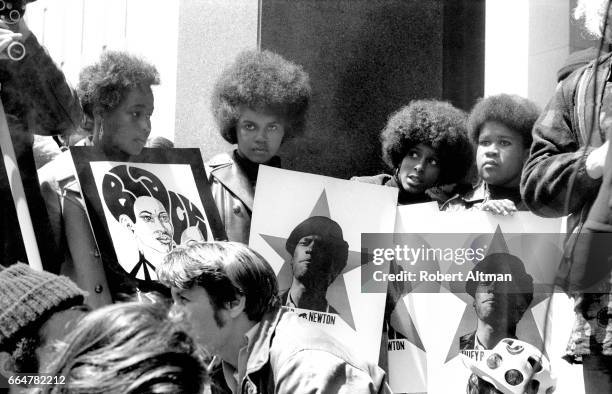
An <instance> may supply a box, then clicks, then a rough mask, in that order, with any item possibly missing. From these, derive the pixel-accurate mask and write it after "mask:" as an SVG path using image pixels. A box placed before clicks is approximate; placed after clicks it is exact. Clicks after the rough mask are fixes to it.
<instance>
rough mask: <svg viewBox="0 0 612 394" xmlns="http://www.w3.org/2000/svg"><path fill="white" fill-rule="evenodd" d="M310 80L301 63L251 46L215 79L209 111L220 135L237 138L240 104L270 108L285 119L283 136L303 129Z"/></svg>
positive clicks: (266, 110)
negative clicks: (253, 48)
mask: <svg viewBox="0 0 612 394" xmlns="http://www.w3.org/2000/svg"><path fill="white" fill-rule="evenodd" d="M310 95H311V90H310V81H309V77H308V74H307V73H306V72H305V71H304V70H303V69H302V67H301V66H299V65H297V64H295V63H292V62H290V61H288V60H286V59H284V58H283V57H282V56H280V55H278V54H276V53H273V52H270V51H266V50H264V51H258V50H250V51H245V52H242V53H240V54H239V55H238V57H237V58H236V60H235V61H234V63H232V64H231V65H230V66H229V67H227V68H226V69H225V70H224V71H223V72H222V73H221V76H220V77H219V79H218V80H217V82H216V83H215V87H214V90H213V95H212V100H211V101H212V112H213V115H214V117H215V120H216V121H217V124H218V126H219V130H220V132H221V136H222V137H223V138H224V139H225V140H226V141H228V142H229V143H231V144H236V143H237V142H238V140H237V136H236V124H237V123H238V118H239V117H240V106H246V107H248V108H251V109H252V110H254V111H264V112H271V113H273V114H275V115H277V116H280V117H282V118H283V119H284V120H285V123H286V124H285V138H291V137H295V136H298V135H300V134H302V133H303V131H304V127H305V124H306V112H307V110H308V104H309V102H310Z"/></svg>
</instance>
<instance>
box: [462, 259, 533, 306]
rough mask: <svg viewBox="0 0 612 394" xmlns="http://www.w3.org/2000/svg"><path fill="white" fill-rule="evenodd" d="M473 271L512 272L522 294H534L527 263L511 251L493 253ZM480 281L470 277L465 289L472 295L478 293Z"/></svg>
mask: <svg viewBox="0 0 612 394" xmlns="http://www.w3.org/2000/svg"><path fill="white" fill-rule="evenodd" d="M471 272H472V273H477V272H481V273H484V274H510V275H512V283H513V284H515V285H516V286H517V287H518V292H519V293H520V294H529V295H532V294H533V277H532V276H531V275H529V274H528V273H527V271H526V270H525V264H523V262H522V261H521V259H519V258H518V257H516V256H514V255H511V254H509V253H492V254H490V255H488V256H486V257H485V258H484V259H483V260H482V261H480V262H478V263H477V264H476V265H475V266H474V268H472V271H471ZM478 283H479V282H478V281H477V280H473V279H470V280H468V281H466V283H465V291H466V293H468V294H469V295H471V296H472V297H474V296H475V294H476V288H477V287H478Z"/></svg>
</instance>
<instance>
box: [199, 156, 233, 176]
mask: <svg viewBox="0 0 612 394" xmlns="http://www.w3.org/2000/svg"><path fill="white" fill-rule="evenodd" d="M232 165H234V159H233V158H232V154H231V153H230V152H223V153H219V154H217V155H215V156H213V157H212V158H211V159H209V160H208V161H207V162H206V163H204V168H205V169H206V173H207V174H208V175H209V176H210V175H212V174H213V173H214V172H215V171H217V170H220V169H222V168H227V167H231V166H232Z"/></svg>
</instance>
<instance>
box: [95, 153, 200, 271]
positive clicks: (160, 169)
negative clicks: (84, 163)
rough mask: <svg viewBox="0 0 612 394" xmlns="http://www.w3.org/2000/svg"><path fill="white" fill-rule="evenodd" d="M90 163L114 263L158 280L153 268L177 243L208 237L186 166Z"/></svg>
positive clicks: (192, 182) (197, 197)
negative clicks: (115, 257) (113, 255)
mask: <svg viewBox="0 0 612 394" xmlns="http://www.w3.org/2000/svg"><path fill="white" fill-rule="evenodd" d="M90 165H91V168H92V172H93V175H94V180H95V183H96V187H97V190H98V193H99V195H100V200H101V201H102V205H103V210H104V215H105V219H106V223H107V225H108V229H109V232H110V237H111V239H112V242H113V247H114V248H115V253H116V256H117V260H118V263H119V265H120V266H121V267H122V268H123V269H124V270H125V271H126V272H127V273H129V274H130V275H132V276H133V277H135V278H137V279H141V280H156V279H157V275H156V274H155V270H156V268H157V267H158V266H159V264H160V263H161V262H162V260H163V258H164V257H165V256H166V254H167V253H168V252H170V251H171V250H172V249H173V248H174V247H175V246H177V245H187V244H190V243H192V242H201V241H206V240H208V237H209V235H210V234H211V230H210V227H209V224H208V220H207V218H206V216H205V214H203V212H204V209H203V207H202V206H201V203H200V198H199V196H198V191H197V187H196V185H195V181H194V180H193V176H192V174H191V169H190V167H189V166H187V165H179V164H150V163H138V164H133V163H130V164H122V163H113V162H92V163H91V164H90ZM178 180H180V183H179V181H178Z"/></svg>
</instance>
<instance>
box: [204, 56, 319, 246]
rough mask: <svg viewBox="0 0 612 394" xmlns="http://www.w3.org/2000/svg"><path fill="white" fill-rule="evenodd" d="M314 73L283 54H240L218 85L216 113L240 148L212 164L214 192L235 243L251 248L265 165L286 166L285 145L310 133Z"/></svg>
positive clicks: (228, 137)
mask: <svg viewBox="0 0 612 394" xmlns="http://www.w3.org/2000/svg"><path fill="white" fill-rule="evenodd" d="M309 101H310V82H309V78H308V74H307V73H306V72H304V70H303V69H302V67H301V66H299V65H296V64H294V63H292V62H290V61H288V60H286V59H284V58H283V57H281V56H280V55H277V54H275V53H272V52H270V51H258V50H251V51H246V52H243V53H241V54H240V55H238V57H237V58H236V60H235V62H234V63H233V64H232V65H230V66H229V67H228V68H227V69H225V70H224V71H223V72H222V74H221V76H220V77H219V79H218V80H217V82H216V85H215V88H214V91H213V97H212V110H213V114H214V116H215V119H216V121H217V124H218V126H219V131H220V133H221V136H222V137H223V138H224V139H225V140H226V141H227V142H229V143H231V144H236V148H235V149H234V150H233V151H232V152H229V153H222V154H219V155H217V156H215V157H213V158H212V159H211V160H210V161H209V162H208V163H207V168H208V171H209V176H210V180H211V183H212V193H213V197H214V199H215V202H216V205H217V208H218V209H219V213H220V215H221V220H222V221H223V224H224V225H225V230H226V233H227V236H228V239H229V240H230V241H237V242H243V243H248V241H249V231H250V227H251V211H252V209H253V197H254V195H255V182H256V180H257V172H258V169H259V165H260V164H266V165H270V166H275V167H280V158H279V157H278V156H277V153H278V150H279V149H280V146H281V144H282V143H283V142H284V141H286V140H288V139H290V138H294V137H296V136H298V135H300V134H302V133H303V131H304V126H305V122H306V111H307V109H308V104H309Z"/></svg>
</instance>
